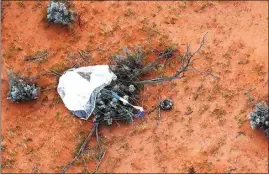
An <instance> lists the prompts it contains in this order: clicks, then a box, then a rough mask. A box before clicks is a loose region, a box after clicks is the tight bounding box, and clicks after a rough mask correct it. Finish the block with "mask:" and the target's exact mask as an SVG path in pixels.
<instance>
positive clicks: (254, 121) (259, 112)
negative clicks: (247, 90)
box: [249, 102, 269, 138]
mask: <svg viewBox="0 0 269 175" xmlns="http://www.w3.org/2000/svg"><path fill="white" fill-rule="evenodd" d="M249 120H250V126H251V128H252V129H259V130H263V131H264V134H265V136H267V137H268V138H269V116H268V105H266V104H265V103H264V102H261V103H258V104H256V105H255V109H254V111H253V112H251V113H250V114H249Z"/></svg>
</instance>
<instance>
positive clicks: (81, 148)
mask: <svg viewBox="0 0 269 175" xmlns="http://www.w3.org/2000/svg"><path fill="white" fill-rule="evenodd" d="M97 128H98V123H95V124H94V125H93V127H92V129H91V132H90V133H89V135H88V136H87V137H86V139H85V140H84V142H83V144H82V145H81V147H80V149H79V151H78V152H77V154H76V156H75V157H74V158H73V159H72V160H71V161H70V162H69V163H68V164H67V165H66V166H65V167H64V168H63V169H62V173H65V172H66V170H67V169H68V168H69V167H70V166H72V164H73V163H74V162H75V161H76V160H77V159H78V158H79V156H80V155H81V154H82V152H83V151H84V149H85V147H86V145H87V143H88V142H89V140H90V139H91V137H92V135H93V133H94V131H95V130H96V129H97Z"/></svg>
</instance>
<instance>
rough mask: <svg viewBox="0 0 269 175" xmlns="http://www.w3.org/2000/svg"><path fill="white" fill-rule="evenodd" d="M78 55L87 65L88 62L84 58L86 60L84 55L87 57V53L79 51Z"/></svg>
mask: <svg viewBox="0 0 269 175" xmlns="http://www.w3.org/2000/svg"><path fill="white" fill-rule="evenodd" d="M79 54H80V56H81V58H82V59H83V61H85V62H86V63H87V62H88V61H87V60H86V58H87V56H86V55H88V52H85V51H82V50H81V51H79Z"/></svg>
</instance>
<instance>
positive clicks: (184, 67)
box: [135, 33, 215, 85]
mask: <svg viewBox="0 0 269 175" xmlns="http://www.w3.org/2000/svg"><path fill="white" fill-rule="evenodd" d="M206 34H207V33H205V34H204V36H203V38H202V40H201V42H200V46H199V47H198V48H197V49H196V51H194V52H193V53H191V52H190V45H189V44H187V47H186V52H185V54H184V55H183V56H182V57H181V58H180V61H181V64H180V67H179V69H178V70H177V71H176V73H175V74H174V75H172V76H170V77H160V78H155V79H151V80H143V81H137V82H135V84H136V85H144V84H154V83H161V82H164V81H171V80H174V79H181V78H183V77H184V72H186V71H188V70H196V71H199V72H202V71H200V70H198V69H195V68H190V67H189V66H190V65H191V63H192V62H191V61H192V58H193V56H194V55H195V54H196V53H197V52H198V51H199V50H200V49H201V48H202V46H203V45H204V43H205V41H204V40H205V36H206ZM163 57H164V55H160V56H159V57H157V58H156V59H155V60H154V61H153V62H151V63H150V64H148V65H147V66H145V67H144V68H142V69H141V70H140V71H138V73H137V75H140V74H142V73H145V72H147V71H149V70H150V69H152V68H154V67H155V66H156V65H158V61H159V60H160V59H161V58H163ZM207 74H209V73H207ZM137 75H136V76H137ZM210 75H211V76H213V75H212V74H210ZM213 77H215V76H213Z"/></svg>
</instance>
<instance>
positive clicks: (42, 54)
mask: <svg viewBox="0 0 269 175" xmlns="http://www.w3.org/2000/svg"><path fill="white" fill-rule="evenodd" d="M48 55H49V53H48V51H44V52H37V53H36V54H35V55H33V56H26V57H25V58H24V60H25V61H33V60H37V61H42V60H44V59H46V58H47V57H48Z"/></svg>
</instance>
